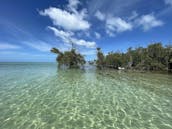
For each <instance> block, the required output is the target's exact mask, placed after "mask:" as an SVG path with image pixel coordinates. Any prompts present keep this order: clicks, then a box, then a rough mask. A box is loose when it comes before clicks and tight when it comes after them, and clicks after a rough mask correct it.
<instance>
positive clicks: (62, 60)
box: [51, 43, 172, 71]
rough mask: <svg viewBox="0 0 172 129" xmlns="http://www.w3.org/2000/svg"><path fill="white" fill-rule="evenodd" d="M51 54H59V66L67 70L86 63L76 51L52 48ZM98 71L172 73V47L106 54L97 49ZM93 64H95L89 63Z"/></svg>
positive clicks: (158, 45) (153, 47)
mask: <svg viewBox="0 0 172 129" xmlns="http://www.w3.org/2000/svg"><path fill="white" fill-rule="evenodd" d="M51 52H53V53H55V54H58V56H57V59H56V60H57V62H58V66H59V67H61V66H66V67H67V68H80V67H81V66H83V65H84V64H85V63H86V61H85V59H84V56H83V55H81V54H80V53H77V52H76V50H75V49H73V48H72V49H71V50H70V51H65V52H61V51H59V50H58V49H57V48H52V49H51ZM95 62H96V63H95V64H96V67H97V68H98V69H104V68H111V69H120V68H122V69H131V70H140V71H172V45H166V46H163V45H162V44H161V43H153V44H150V45H148V46H147V47H145V48H144V47H138V48H135V49H132V48H128V50H127V52H125V53H124V52H113V51H112V52H109V53H108V54H106V55H105V54H104V53H103V52H102V50H101V48H97V59H96V61H95ZM89 64H93V63H89Z"/></svg>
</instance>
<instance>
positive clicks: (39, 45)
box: [22, 41, 52, 52]
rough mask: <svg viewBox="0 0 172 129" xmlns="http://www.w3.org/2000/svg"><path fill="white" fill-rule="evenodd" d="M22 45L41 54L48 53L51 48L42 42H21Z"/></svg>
mask: <svg viewBox="0 0 172 129" xmlns="http://www.w3.org/2000/svg"><path fill="white" fill-rule="evenodd" d="M22 43H23V44H24V45H27V46H29V47H32V48H34V49H36V50H39V51H42V52H48V51H50V49H51V48H52V46H51V45H50V44H48V43H46V42H43V41H34V42H33V41H23V42H22Z"/></svg>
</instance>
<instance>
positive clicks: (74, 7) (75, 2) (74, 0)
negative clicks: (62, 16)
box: [68, 0, 80, 13]
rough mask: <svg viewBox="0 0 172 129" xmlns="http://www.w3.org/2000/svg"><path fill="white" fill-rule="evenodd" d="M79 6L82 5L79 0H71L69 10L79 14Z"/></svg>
mask: <svg viewBox="0 0 172 129" xmlns="http://www.w3.org/2000/svg"><path fill="white" fill-rule="evenodd" d="M79 4H80V1H79V0H69V4H68V8H69V9H70V10H71V11H72V12H74V13H77V8H78V5H79Z"/></svg>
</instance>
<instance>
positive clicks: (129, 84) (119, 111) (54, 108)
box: [0, 63, 172, 129]
mask: <svg viewBox="0 0 172 129" xmlns="http://www.w3.org/2000/svg"><path fill="white" fill-rule="evenodd" d="M61 128H64V129H82V128H85V129H105V128H107V129H113V128H114V129H127V128H128V129H172V75H168V74H152V73H133V72H131V73H127V72H122V71H97V70H95V69H94V68H91V69H89V68H87V69H86V70H85V71H83V70H57V66H56V64H52V63H1V64H0V129H61Z"/></svg>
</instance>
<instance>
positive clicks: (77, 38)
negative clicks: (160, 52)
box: [0, 0, 172, 62]
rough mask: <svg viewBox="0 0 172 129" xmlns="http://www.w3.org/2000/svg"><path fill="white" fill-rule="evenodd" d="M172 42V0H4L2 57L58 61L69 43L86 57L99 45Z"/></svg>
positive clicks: (116, 47) (117, 47) (119, 47)
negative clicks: (56, 52) (57, 54)
mask: <svg viewBox="0 0 172 129" xmlns="http://www.w3.org/2000/svg"><path fill="white" fill-rule="evenodd" d="M152 42H162V43H163V45H166V44H172V0H149V1H148V0H147V1H145V0H84V1H83V0H46V1H43V0H1V1H0V62H16V61H17V62H35V61H36V62H54V61H55V57H56V55H54V54H52V53H50V49H51V48H52V47H57V48H59V49H60V50H62V51H65V50H69V49H70V48H71V43H73V44H74V46H75V48H76V49H77V51H78V52H81V53H82V54H84V55H85V58H86V59H87V60H92V59H94V58H96V55H95V54H96V47H101V48H102V50H103V51H104V52H105V53H107V52H109V51H122V52H125V51H126V50H127V48H128V47H133V48H135V47H139V46H143V47H145V46H147V45H148V44H150V43H152Z"/></svg>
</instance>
